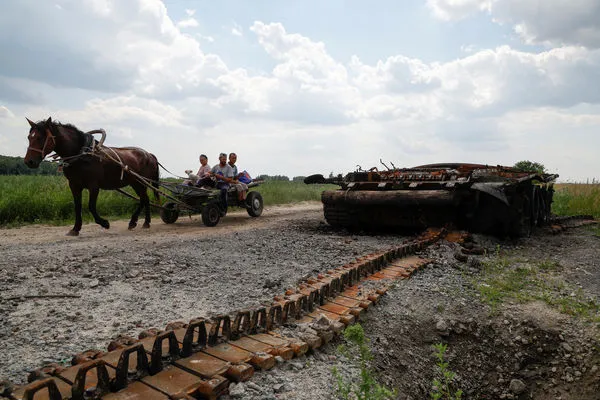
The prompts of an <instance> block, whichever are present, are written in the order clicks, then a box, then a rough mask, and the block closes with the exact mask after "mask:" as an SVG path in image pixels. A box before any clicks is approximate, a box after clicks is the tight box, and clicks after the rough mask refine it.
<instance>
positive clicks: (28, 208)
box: [0, 175, 337, 227]
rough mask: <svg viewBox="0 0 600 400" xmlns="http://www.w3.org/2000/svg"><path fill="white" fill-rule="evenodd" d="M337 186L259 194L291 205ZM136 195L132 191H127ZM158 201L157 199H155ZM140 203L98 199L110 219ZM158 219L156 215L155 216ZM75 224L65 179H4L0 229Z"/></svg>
mask: <svg viewBox="0 0 600 400" xmlns="http://www.w3.org/2000/svg"><path fill="white" fill-rule="evenodd" d="M336 187H337V186H334V185H306V184H304V183H302V182H283V181H272V182H265V183H263V184H261V185H260V186H259V187H258V188H257V190H258V191H259V192H260V193H261V194H262V196H263V199H264V203H265V205H274V204H287V203H295V202H301V201H308V200H317V201H320V199H321V192H322V191H323V190H324V189H326V188H336ZM127 191H128V192H130V193H133V191H131V190H130V189H129V190H127ZM151 200H152V201H154V196H151ZM87 201H88V192H87V190H84V192H83V210H84V211H83V219H84V221H86V222H91V221H92V220H93V218H92V216H91V214H90V213H89V211H88V210H87ZM135 206H136V203H135V202H134V201H133V200H132V199H129V198H127V197H125V196H123V195H122V194H120V193H118V192H116V191H113V190H102V191H100V196H99V197H98V204H97V209H98V213H99V214H100V215H101V216H102V217H104V218H108V219H109V220H110V219H120V218H129V217H130V216H131V214H132V213H133V211H134V209H135ZM154 214H155V215H156V213H154ZM73 221H74V208H73V197H72V195H71V191H70V190H69V185H68V183H67V179H66V178H65V177H63V176H41V175H38V176H24V175H20V176H14V175H8V176H7V175H2V176H0V225H1V226H9V227H10V226H20V225H24V224H32V223H45V224H53V225H62V224H71V223H73Z"/></svg>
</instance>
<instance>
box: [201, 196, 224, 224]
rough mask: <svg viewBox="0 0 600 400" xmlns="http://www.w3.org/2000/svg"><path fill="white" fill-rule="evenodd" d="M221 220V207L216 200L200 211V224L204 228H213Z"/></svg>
mask: <svg viewBox="0 0 600 400" xmlns="http://www.w3.org/2000/svg"><path fill="white" fill-rule="evenodd" d="M220 219H221V207H220V206H219V201H218V200H213V201H211V202H209V203H208V204H206V205H205V206H204V208H203V209H202V223H203V224H204V225H206V226H215V225H217V224H218V223H219V220H220Z"/></svg>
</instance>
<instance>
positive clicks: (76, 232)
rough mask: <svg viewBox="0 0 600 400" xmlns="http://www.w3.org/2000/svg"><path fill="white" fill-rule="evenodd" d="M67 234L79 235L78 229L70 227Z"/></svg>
mask: <svg viewBox="0 0 600 400" xmlns="http://www.w3.org/2000/svg"><path fill="white" fill-rule="evenodd" d="M67 236H79V231H74V230H73V229H71V230H70V231H69V232H67Z"/></svg>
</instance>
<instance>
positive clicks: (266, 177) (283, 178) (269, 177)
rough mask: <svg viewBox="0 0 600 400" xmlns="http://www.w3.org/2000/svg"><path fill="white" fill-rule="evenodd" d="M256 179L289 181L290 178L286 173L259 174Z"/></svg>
mask: <svg viewBox="0 0 600 400" xmlns="http://www.w3.org/2000/svg"><path fill="white" fill-rule="evenodd" d="M256 179H260V180H263V181H289V180H290V178H288V177H287V176H285V175H265V174H263V175H258V176H257V177H256Z"/></svg>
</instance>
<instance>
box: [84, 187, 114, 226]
mask: <svg viewBox="0 0 600 400" xmlns="http://www.w3.org/2000/svg"><path fill="white" fill-rule="evenodd" d="M89 191H90V201H89V203H88V208H89V210H90V213H92V216H93V217H94V221H96V223H97V224H98V225H100V226H101V227H103V228H106V229H108V228H110V223H109V222H108V221H107V220H105V219H104V218H102V217H100V215H98V212H97V211H96V201H97V200H98V193H99V192H100V189H99V188H90V189H89Z"/></svg>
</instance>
